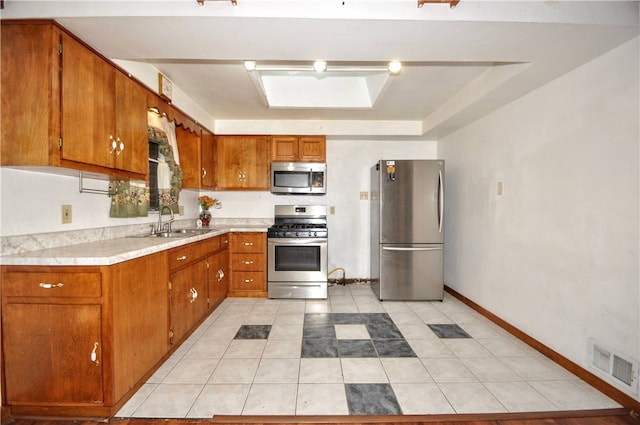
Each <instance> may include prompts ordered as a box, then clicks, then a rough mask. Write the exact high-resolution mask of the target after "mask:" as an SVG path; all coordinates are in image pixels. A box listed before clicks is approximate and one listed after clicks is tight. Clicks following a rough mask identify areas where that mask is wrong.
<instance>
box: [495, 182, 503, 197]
mask: <svg viewBox="0 0 640 425" xmlns="http://www.w3.org/2000/svg"><path fill="white" fill-rule="evenodd" d="M496 192H497V194H498V196H502V194H503V193H504V184H503V183H502V182H498V187H497V189H496Z"/></svg>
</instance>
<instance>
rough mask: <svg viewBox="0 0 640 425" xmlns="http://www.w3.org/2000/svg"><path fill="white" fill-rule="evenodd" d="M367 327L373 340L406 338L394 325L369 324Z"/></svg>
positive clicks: (382, 323)
mask: <svg viewBox="0 0 640 425" xmlns="http://www.w3.org/2000/svg"><path fill="white" fill-rule="evenodd" d="M365 326H366V327H367V331H369V335H371V338H373V339H389V338H404V337H403V336H402V333H401V332H400V329H398V328H397V327H396V325H394V324H393V323H391V324H389V323H384V322H367V323H366V324H365Z"/></svg>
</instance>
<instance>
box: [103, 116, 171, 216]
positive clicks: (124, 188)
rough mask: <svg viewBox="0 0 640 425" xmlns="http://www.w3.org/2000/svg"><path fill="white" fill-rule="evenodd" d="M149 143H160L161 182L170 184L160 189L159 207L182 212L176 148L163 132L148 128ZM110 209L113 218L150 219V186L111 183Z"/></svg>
mask: <svg viewBox="0 0 640 425" xmlns="http://www.w3.org/2000/svg"><path fill="white" fill-rule="evenodd" d="M148 136H149V142H150V143H157V144H158V146H159V152H160V155H161V156H162V157H163V158H162V162H163V166H162V167H159V173H160V170H162V172H163V173H165V174H164V175H163V177H162V180H164V181H167V184H163V185H162V186H163V187H158V200H159V204H160V205H159V206H160V208H162V207H163V206H164V205H167V206H169V208H171V209H172V210H173V212H174V213H178V212H179V207H178V200H179V196H180V190H181V189H182V170H181V169H180V165H179V164H178V163H176V162H175V160H174V157H173V149H172V148H171V145H170V144H169V140H168V138H167V135H166V133H165V132H164V131H162V130H160V129H158V128H155V127H151V126H150V127H148ZM109 196H111V208H110V211H109V216H110V217H114V218H127V217H147V216H148V211H149V198H150V193H149V184H148V182H142V181H135V180H116V181H112V182H111V183H110V184H109Z"/></svg>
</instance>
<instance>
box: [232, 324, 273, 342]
mask: <svg viewBox="0 0 640 425" xmlns="http://www.w3.org/2000/svg"><path fill="white" fill-rule="evenodd" d="M269 332H271V325H242V326H240V329H238V332H237V333H236V336H235V337H234V339H267V338H269Z"/></svg>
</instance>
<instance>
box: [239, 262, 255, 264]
mask: <svg viewBox="0 0 640 425" xmlns="http://www.w3.org/2000/svg"><path fill="white" fill-rule="evenodd" d="M242 264H253V261H243V262H242Z"/></svg>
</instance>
